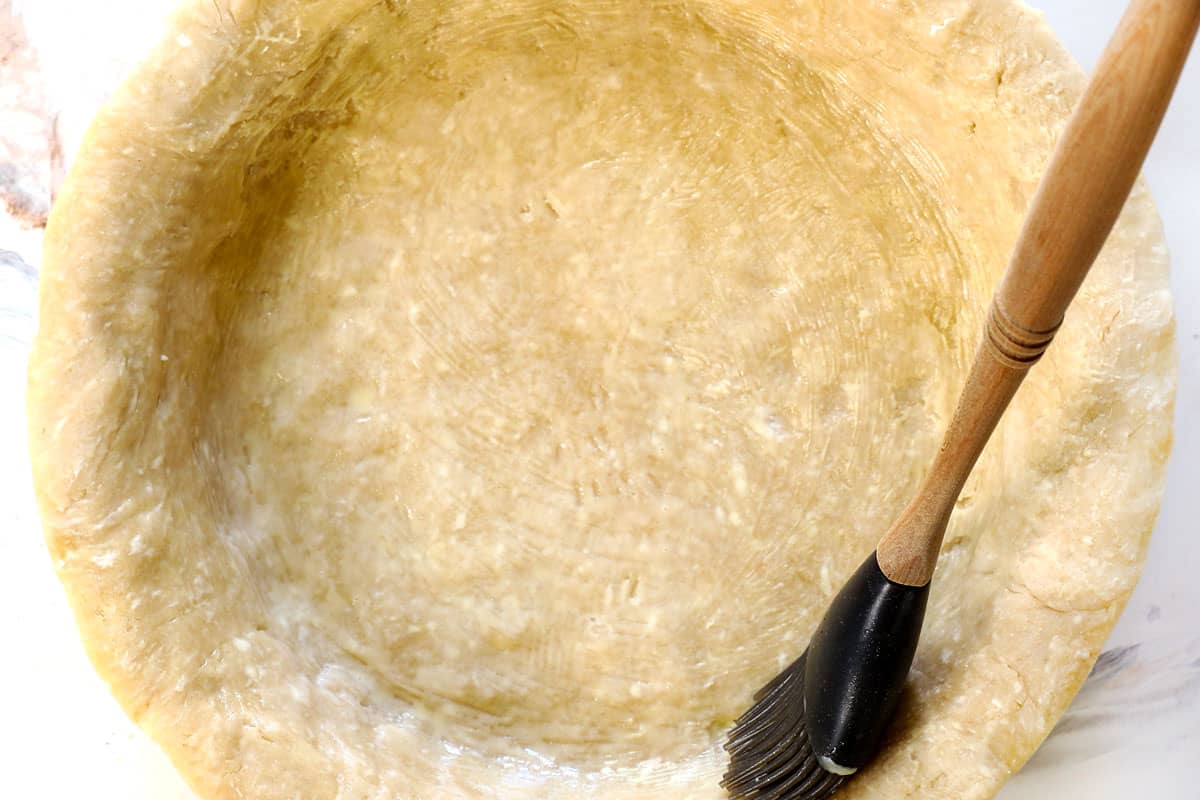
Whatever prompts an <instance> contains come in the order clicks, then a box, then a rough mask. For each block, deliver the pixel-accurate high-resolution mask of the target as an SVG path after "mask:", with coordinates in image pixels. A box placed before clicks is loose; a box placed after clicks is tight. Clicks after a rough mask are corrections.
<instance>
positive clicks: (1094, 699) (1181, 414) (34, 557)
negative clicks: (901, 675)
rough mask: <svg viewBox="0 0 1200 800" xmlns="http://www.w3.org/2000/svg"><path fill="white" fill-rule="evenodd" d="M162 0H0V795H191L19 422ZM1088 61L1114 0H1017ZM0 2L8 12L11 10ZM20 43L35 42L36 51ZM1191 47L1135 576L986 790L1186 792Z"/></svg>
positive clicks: (1192, 590)
mask: <svg viewBox="0 0 1200 800" xmlns="http://www.w3.org/2000/svg"><path fill="white" fill-rule="evenodd" d="M171 4H172V0H106V2H93V1H92V0H0V487H2V488H0V496H2V499H3V502H2V503H0V520H2V523H3V530H4V535H3V536H0V608H4V609H5V611H6V614H7V618H8V620H9V627H8V630H7V631H6V638H5V644H6V646H5V648H4V656H3V657H0V695H2V696H3V701H2V705H3V707H4V708H5V713H4V715H3V719H2V721H0V753H3V754H4V759H3V761H4V763H5V767H6V768H5V774H4V776H3V778H2V779H0V781H2V782H3V785H4V787H5V791H3V795H4V796H10V797H21V798H47V799H48V800H58V799H59V798H75V797H89V798H95V799H96V800H117V799H118V798H120V800H185V799H188V798H192V797H193V796H192V794H191V793H190V792H189V791H188V790H187V788H186V787H185V786H183V785H182V783H181V782H180V781H179V779H178V778H177V776H176V775H175V774H174V772H173V771H172V769H171V767H170V765H169V764H168V763H167V762H166V760H165V759H164V758H163V757H162V755H161V754H160V753H159V752H158V750H157V749H156V748H155V746H154V745H153V744H152V743H150V742H149V741H148V740H147V739H146V738H145V737H144V736H142V735H141V734H140V733H139V732H138V731H137V730H136V729H135V728H134V727H133V726H132V725H131V724H130V723H129V722H128V721H127V720H126V719H125V717H124V716H123V715H122V714H121V712H120V710H119V709H118V708H117V706H116V704H115V703H114V702H113V700H112V699H111V698H110V697H109V695H108V693H107V691H106V690H105V687H104V686H103V684H102V683H101V682H100V681H99V679H98V678H96V676H95V675H94V673H93V672H92V671H91V668H90V666H89V665H88V663H87V660H86V658H85V657H84V655H83V652H82V649H81V647H80V645H79V643H78V640H77V639H76V637H75V632H74V626H73V622H72V620H71V618H70V614H69V610H68V608H67V605H66V602H65V599H64V597H63V594H62V591H61V589H60V588H59V586H58V584H57V581H56V580H55V578H54V575H53V572H52V570H51V567H50V561H49V558H48V556H47V554H46V552H45V547H44V545H43V543H42V539H41V535H40V532H39V530H38V523H37V519H36V513H35V510H34V505H33V498H32V489H31V487H30V482H29V464H28V457H27V455H26V445H25V429H24V383H25V364H26V359H27V355H28V348H29V341H30V337H31V336H32V333H33V328H34V321H33V316H32V314H33V305H34V300H35V296H36V284H37V277H36V272H37V269H36V268H37V264H38V262H39V259H40V249H41V226H42V225H43V224H44V217H45V213H46V210H47V209H48V208H49V205H50V203H51V198H52V195H53V190H54V188H55V186H56V184H57V181H58V180H60V179H61V176H62V174H63V170H64V168H65V167H66V166H68V165H69V162H70V158H71V155H72V154H73V153H74V152H75V149H76V148H77V146H78V143H79V139H80V137H81V136H82V132H83V130H84V128H85V126H86V124H87V121H88V119H89V118H90V117H91V115H92V113H93V112H94V110H95V108H96V106H97V105H98V104H99V103H100V102H102V101H103V98H104V97H105V95H106V94H107V92H108V91H109V90H110V89H111V87H112V86H113V85H114V84H115V82H116V81H117V80H118V79H119V77H120V76H121V75H122V74H123V73H124V72H125V71H126V70H127V69H128V68H129V66H130V65H131V64H132V63H133V62H135V61H136V60H137V58H138V57H139V56H140V54H141V53H142V52H143V49H144V47H145V46H146V44H147V43H148V42H151V41H153V40H154V39H155V38H156V35H157V32H158V31H159V30H160V28H161V24H162V20H163V17H164V16H165V13H166V12H167V11H168V10H169V8H170V6H171ZM1034 4H1035V5H1036V6H1038V7H1040V8H1042V9H1044V10H1045V12H1046V14H1047V16H1048V17H1049V19H1050V21H1051V23H1052V25H1053V26H1054V27H1055V28H1056V29H1057V30H1058V31H1059V32H1060V33H1061V35H1062V36H1063V38H1064V40H1065V41H1066V43H1067V45H1068V47H1069V48H1070V50H1071V51H1072V52H1073V53H1074V54H1075V55H1076V56H1077V57H1078V58H1079V60H1080V61H1081V62H1082V63H1083V64H1084V65H1085V66H1087V67H1090V66H1091V65H1092V64H1094V63H1095V60H1096V58H1097V56H1098V55H1099V52H1100V49H1101V48H1102V47H1103V44H1104V41H1105V39H1106V38H1107V35H1108V33H1109V32H1110V31H1111V29H1112V27H1113V25H1114V24H1115V21H1116V19H1117V17H1118V16H1119V14H1120V11H1121V8H1122V7H1123V5H1124V2H1123V0H1035V3H1034ZM14 14H15V15H16V16H15V17H14V16H13V15H14ZM35 52H36V59H35V56H34V53H35ZM1197 129H1200V56H1196V57H1194V58H1193V63H1192V64H1190V65H1189V67H1188V69H1187V71H1186V72H1185V74H1184V78H1183V81H1182V83H1181V85H1180V87H1179V90H1178V93H1177V96H1176V102H1175V104H1174V106H1173V108H1172V109H1171V111H1170V113H1169V114H1168V116H1167V120H1166V123H1165V125H1164V127H1163V130H1162V133H1161V134H1160V136H1159V139H1158V142H1157V143H1156V145H1155V149H1154V151H1153V152H1152V154H1151V157H1150V160H1149V163H1148V164H1147V167H1146V173H1147V175H1148V178H1149V181H1150V185H1151V188H1152V189H1153V191H1154V194H1155V197H1156V199H1157V200H1158V204H1159V208H1160V210H1161V212H1162V215H1163V218H1164V221H1165V224H1166V230H1167V239H1168V241H1169V243H1170V246H1171V251H1172V255H1173V259H1172V261H1173V283H1174V290H1175V297H1176V310H1177V314H1178V325H1179V350H1180V387H1179V398H1178V403H1177V407H1176V425H1177V427H1176V438H1175V452H1174V455H1173V458H1172V463H1171V468H1170V473H1169V480H1168V488H1167V495H1166V500H1165V502H1164V504H1163V510H1162V515H1161V517H1160V519H1159V524H1158V528H1157V530H1156V533H1155V538H1154V541H1153V544H1152V546H1151V551H1150V559H1149V563H1148V564H1147V567H1146V573H1145V577H1144V578H1143V580H1142V582H1141V584H1140V585H1139V587H1138V589H1137V591H1136V592H1135V594H1134V597H1133V599H1132V600H1131V602H1130V604H1129V606H1128V608H1127V609H1126V612H1125V614H1124V616H1123V617H1122V618H1121V621H1120V623H1119V624H1118V626H1117V629H1116V630H1115V631H1114V633H1113V635H1112V637H1111V639H1110V642H1109V645H1108V652H1107V654H1106V655H1105V656H1104V657H1102V659H1101V663H1100V665H1099V666H1098V668H1097V670H1096V672H1095V673H1094V674H1093V677H1092V678H1091V679H1090V680H1089V682H1088V684H1087V685H1086V686H1085V688H1084V690H1083V691H1082V692H1081V693H1080V695H1079V697H1078V698H1077V699H1076V701H1075V703H1074V704H1073V705H1072V707H1071V709H1070V711H1069V712H1068V714H1067V716H1066V717H1065V718H1064V720H1063V721H1062V723H1061V724H1060V725H1059V727H1058V729H1057V730H1056V731H1055V733H1054V734H1053V735H1052V736H1051V738H1050V739H1049V740H1048V741H1047V743H1046V745H1045V746H1044V747H1043V748H1042V750H1041V751H1039V753H1038V754H1037V756H1035V758H1034V759H1033V761H1031V762H1030V764H1029V765H1028V766H1027V767H1026V769H1025V770H1023V771H1022V772H1021V773H1020V774H1018V775H1017V776H1016V778H1014V779H1013V781H1011V782H1010V784H1009V785H1008V786H1007V787H1006V788H1005V789H1004V791H1003V792H1002V793H1001V798H1002V800H1032V799H1033V798H1059V797H1068V798H1069V797H1089V798H1091V800H1118V799H1120V800H1124V799H1125V798H1128V797H1130V796H1133V795H1134V793H1135V792H1136V793H1138V794H1140V795H1141V796H1147V797H1154V798H1164V799H1165V800H1185V799H1190V798H1195V797H1198V796H1200V789H1198V788H1197V787H1198V786H1200V759H1197V758H1196V753H1198V752H1200V624H1198V623H1200V610H1198V609H1200V581H1197V580H1196V579H1195V578H1194V577H1193V574H1192V572H1191V569H1192V568H1193V567H1194V566H1195V565H1197V564H1200V536H1197V535H1196V529H1197V525H1196V519H1197V517H1200V493H1197V491H1196V490H1195V487H1196V486H1197V485H1200V303H1198V302H1197V301H1198V300H1200V135H1197Z"/></svg>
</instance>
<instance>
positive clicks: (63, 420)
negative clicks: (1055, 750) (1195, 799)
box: [30, 0, 1175, 800]
mask: <svg viewBox="0 0 1200 800" xmlns="http://www.w3.org/2000/svg"><path fill="white" fill-rule="evenodd" d="M172 25H173V30H172V31H171V35H170V36H169V38H168V40H167V41H166V42H165V43H164V45H163V46H162V47H161V48H160V49H159V50H158V51H157V52H156V53H155V54H154V55H153V56H152V57H151V58H150V59H149V61H148V62H147V63H146V64H145V65H144V66H143V67H142V68H141V69H140V70H139V71H138V72H137V73H136V75H135V76H134V77H133V78H132V79H131V80H130V81H129V82H128V83H127V84H126V85H125V86H124V87H123V88H122V89H121V90H120V91H119V92H118V93H117V95H116V96H115V97H114V98H113V99H112V101H111V102H110V103H109V105H108V107H107V108H106V110H105V111H104V112H102V114H101V115H100V117H99V119H98V120H97V121H96V123H95V125H94V127H93V129H92V131H91V133H90V134H89V136H88V138H87V141H86V142H85V145H84V147H83V150H82V152H81V154H80V156H79V158H78V161H77V164H76V168H75V169H74V171H73V173H72V175H71V177H70V178H69V180H68V182H67V185H66V187H65V190H64V192H63V195H62V196H61V198H60V199H59V202H58V204H57V206H56V208H55V211H54V214H53V217H52V221H51V224H50V227H49V229H48V232H47V241H46V256H45V268H44V273H43V277H42V295H41V329H40V332H39V334H38V338H37V342H36V345H35V352H34V355H33V361H32V366H31V385H30V419H31V433H32V441H33V457H34V470H35V479H36V485H37V489H38V494H39V500H40V503H41V507H42V511H43V515H44V521H45V528H46V531H47V536H48V540H49V543H50V547H51V551H52V553H53V556H54V558H55V560H56V564H57V567H58V570H59V573H60V575H61V577H62V580H63V583H64V584H65V586H66V588H67V590H68V593H69V595H70V598H71V602H72V604H73V606H74V609H75V612H76V615H77V618H78V622H79V626H80V630H81V632H82V635H83V638H84V641H85V643H86V645H87V648H88V650H89V653H90V655H91V657H92V660H93V661H94V663H95V665H96V667H97V669H98V670H99V672H100V673H101V674H102V675H103V676H104V678H105V679H106V680H107V681H108V682H109V683H110V685H111V686H112V689H113V692H114V694H115V695H116V697H117V698H118V700H119V701H120V702H121V704H122V705H123V707H124V708H125V710H126V711H127V712H128V713H129V715H130V716H131V717H132V718H133V719H135V720H136V721H137V722H138V723H139V724H140V725H141V726H142V727H143V728H144V729H145V730H147V731H148V732H149V733H150V735H151V736H153V737H154V739H155V740H156V741H157V742H158V743H159V744H160V745H161V746H162V747H163V748H164V749H165V750H166V752H167V753H168V755H169V756H170V757H171V759H172V760H173V761H174V763H175V764H176V765H177V766H178V768H179V769H180V771H181V772H182V773H183V775H184V776H185V777H186V778H187V779H188V781H189V782H190V783H191V785H192V786H193V787H194V788H195V789H196V791H197V792H198V793H199V794H200V795H201V796H202V797H204V798H206V800H218V799H220V800H224V799H225V798H254V800H275V799H276V798H278V799H279V800H282V799H283V798H289V799H290V798H297V797H304V798H342V799H344V800H351V798H354V799H357V798H500V799H502V800H506V799H509V798H513V799H515V798H596V799H597V800H600V799H604V800H610V799H611V800H618V799H621V800H624V799H626V798H664V799H667V798H680V800H683V799H684V798H687V799H688V800H704V799H705V798H718V797H720V796H721V791H720V789H719V788H718V785H717V782H718V780H719V776H720V773H721V772H722V771H723V769H724V766H725V762H724V758H723V755H722V753H721V750H720V742H721V739H722V737H723V735H724V732H725V731H726V730H727V728H728V726H729V724H730V723H731V721H732V719H733V718H734V717H735V716H736V715H737V714H738V713H740V711H741V710H742V709H744V707H745V706H746V705H747V703H748V700H749V695H750V693H751V692H752V691H753V690H754V689H756V688H757V687H758V686H760V685H761V684H762V683H763V682H764V681H765V680H766V679H768V678H769V677H770V676H772V675H773V674H775V673H776V672H777V671H778V670H779V669H780V668H781V667H782V666H784V665H785V664H786V663H787V662H789V661H790V660H791V659H793V658H794V657H795V656H797V655H798V654H799V652H801V651H802V650H803V648H804V646H805V643H806V641H807V639H808V637H809V635H810V634H811V632H812V630H813V628H814V626H815V624H816V623H817V621H818V620H819V617H820V614H821V612H822V611H823V609H824V608H825V606H826V604H827V603H828V601H829V600H830V598H831V596H832V594H833V593H834V592H835V591H836V589H837V588H838V586H839V585H840V584H841V582H842V581H843V580H844V579H845V577H846V576H848V574H849V573H850V572H851V571H852V570H853V569H854V567H855V566H857V564H858V563H859V562H860V561H861V560H862V559H863V557H865V555H866V554H867V553H869V552H870V551H871V549H872V547H873V546H874V542H875V541H876V539H877V538H878V536H879V535H880V534H881V533H882V532H883V531H884V530H885V529H886V527H887V524H888V522H889V521H890V520H891V519H892V518H893V517H894V515H895V514H896V513H897V512H898V511H899V510H900V508H901V507H902V506H903V505H904V503H905V502H906V501H907V500H908V499H909V497H910V496H911V495H912V493H913V492H914V491H915V488H916V486H917V483H918V481H919V479H920V477H921V475H922V471H923V469H924V468H925V467H926V465H928V463H929V462H930V459H931V456H932V454H933V453H934V452H935V451H936V448H937V446H938V440H939V436H940V434H941V431H942V429H943V428H944V425H945V423H946V421H947V419H948V415H949V413H950V411H951V410H952V405H953V403H954V401H955V398H956V394H957V391H958V389H959V388H960V386H961V383H962V381H963V379H964V377H965V372H966V368H967V366H968V364H969V361H970V358H971V356H972V354H973V351H974V347H975V344H976V342H977V337H978V334H979V332H980V331H981V329H982V323H983V312H984V310H985V309H986V305H987V300H988V298H989V296H990V293H991V290H992V289H993V287H994V285H995V284H996V282H997V279H998V277H999V275H1000V273H1001V271H1002V270H1003V267H1004V265H1005V259H1006V256H1007V253H1008V251H1009V250H1010V248H1011V246H1012V243H1013V241H1014V240H1015V237H1016V233H1017V230H1018V226H1019V224H1020V221H1021V217H1022V215H1023V213H1024V210H1025V207H1026V205H1027V203H1028V200H1029V199H1030V197H1031V195H1032V191H1033V189H1034V187H1035V185H1036V181H1037V178H1038V176H1039V174H1040V172H1041V169H1042V167H1043V166H1044V164H1045V161H1046V159H1047V158H1048V156H1049V154H1050V151H1051V148H1052V145H1053V142H1054V140H1055V137H1056V135H1057V133H1058V132H1059V131H1060V130H1061V127H1062V125H1063V123H1064V121H1065V119H1066V116H1067V114H1068V113H1069V110H1070V108H1071V105H1072V103H1073V101H1074V100H1075V99H1076V98H1077V97H1078V93H1079V91H1080V89H1081V87H1082V83H1083V78H1082V75H1081V73H1080V71H1079V69H1078V68H1077V67H1076V66H1074V64H1073V63H1072V62H1071V61H1070V60H1069V58H1068V56H1067V55H1066V54H1065V52H1064V51H1063V49H1062V47H1061V46H1060V45H1059V44H1058V42H1057V41H1056V40H1055V39H1054V37H1053V36H1052V34H1051V33H1050V32H1049V31H1048V30H1047V29H1046V27H1045V26H1044V23H1043V22H1042V21H1041V19H1040V18H1039V17H1038V16H1037V15H1036V14H1035V13H1033V12H1031V11H1029V10H1028V9H1026V8H1025V7H1023V6H1020V5H1018V4H1015V3H1013V2H1009V0H970V1H969V0H953V1H951V0H910V2H904V3H894V2H882V1H881V0H876V1H872V0H854V1H853V2H847V1H846V0H839V2H818V1H817V0H803V1H802V2H792V1H790V0H789V1H788V2H783V1H782V0H679V1H678V2H644V0H563V1H562V2H556V3H545V2H541V1H540V0H538V1H536V2H535V1H533V0H492V1H490V2H480V1H478V0H452V1H451V2H434V0H407V1H406V0H303V1H302V0H216V1H215V2H210V0H203V1H202V2H201V1H200V0H195V1H194V2H191V3H189V4H188V5H186V6H185V7H184V8H183V9H182V10H181V11H180V12H179V13H178V14H177V15H176V17H175V18H174V21H173V23H172ZM1174 369H1175V367H1174V353H1173V326H1172V320H1171V312H1170V297H1169V294H1168V290H1167V268H1166V253H1165V249H1164V245H1163V238H1162V233H1161V230H1160V226H1159V222H1158V219H1157V216H1156V213H1155V211H1154V208H1153V205H1152V203H1151V200H1150V198H1149V197H1148V195H1147V193H1146V192H1145V190H1144V188H1143V187H1141V186H1139V187H1138V188H1137V189H1136V190H1135V193H1134V196H1133V198H1132V200H1131V202H1130V203H1129V205H1128V207H1127V208H1126V210H1125V213H1124V214H1123V216H1122V218H1121V220H1120V222H1119V224H1118V225H1117V228H1116V229H1115V231H1114V233H1113V235H1112V237H1111V239H1110V241H1109V243H1108V245H1107V246H1106V248H1105V250H1104V252H1103V254H1102V256H1101V258H1100V259H1099V261H1098V262H1097V264H1096V267H1095V268H1094V270H1093V273H1092V275H1091V276H1090V277H1089V279H1088V281H1087V283H1086V285H1085V286H1084V288H1083V290H1082V292H1081V294H1080V296H1079V298H1078V300H1077V301H1076V303H1075V305H1074V306H1073V307H1072V309H1071V311H1070V313H1069V314H1068V317H1067V321H1066V324H1065V326H1064V328H1063V330H1062V332H1061V333H1060V335H1059V338H1058V340H1057V341H1056V343H1055V344H1054V346H1053V347H1052V348H1051V350H1050V352H1049V353H1048V355H1047V357H1046V358H1045V359H1044V361H1043V362H1042V363H1041V364H1040V365H1039V366H1038V367H1037V368H1036V369H1035V370H1034V372H1033V374H1032V375H1031V377H1030V379H1029V380H1028V381H1027V383H1026V385H1025V387H1024V388H1023V389H1022V390H1021V392H1020V394H1019V395H1018V397H1017V398H1016V400H1015V403H1014V405H1013V407H1012V408H1011V409H1010V411H1009V413H1008V416H1007V417H1006V419H1005V420H1004V422H1003V423H1002V425H1001V426H1000V428H999V429H998V431H997V433H996V435H995V436H994V438H993V441H992V442H991V444H990V445H989V447H988V449H987V451H986V452H985V454H984V456H983V458H982V460H981V462H980V464H979V466H978V467H977V469H976V471H975V473H974V475H973V476H972V478H971V480H970V482H969V483H968V485H967V487H966V490H965V491H964V494H963V497H962V499H961V500H960V503H959V507H958V510H957V513H956V514H955V517H954V519H953V521H952V524H951V527H950V531H949V533H948V536H947V539H946V543H945V546H944V554H943V557H942V563H941V566H940V567H939V573H938V576H937V578H936V580H935V584H934V591H933V594H932V598H931V605H930V610H929V616H928V620H927V623H926V628H925V632H924V636H923V639H922V643H921V648H920V650H919V652H918V654H917V657H916V662H915V664H914V671H913V675H912V692H911V693H910V697H909V698H908V701H907V702H906V704H905V706H904V710H903V713H902V715H901V718H900V720H899V722H898V724H897V727H896V729H895V731H894V735H893V736H892V738H891V740H890V742H889V745H888V747H887V749H886V750H885V752H884V753H883V754H882V755H881V757H880V758H879V759H878V761H877V762H876V763H875V764H874V765H872V766H871V767H870V768H869V769H868V770H866V771H865V772H864V773H863V774H862V776H861V777H859V778H857V779H856V780H855V781H854V782H852V783H851V784H849V785H848V786H847V788H846V789H845V790H844V792H843V795H842V796H843V797H845V798H847V800H854V799H859V800H866V799H867V798H878V799H879V800H882V799H883V798H887V799H888V800H895V799H896V798H906V797H912V798H924V799H926V800H928V799H931V798H946V799H947V800H949V799H951V798H953V799H954V800H972V799H973V798H986V797H990V796H992V795H993V794H994V793H995V791H996V790H997V788H998V787H999V786H1000V784H1001V783H1002V782H1003V781H1004V780H1005V778H1007V777H1008V776H1009V775H1010V774H1011V773H1012V772H1013V771H1014V770H1015V769H1016V768H1018V767H1019V766H1020V765H1021V764H1022V763H1023V762H1024V761H1025V760H1026V759H1027V758H1028V757H1029V755H1030V754H1031V753H1032V751H1033V750H1034V748H1035V747H1036V746H1037V745H1038V743H1039V742H1040V741H1041V740H1042V739H1043V738H1044V737H1045V736H1046V734H1047V733H1048V732H1049V730H1050V728H1051V727H1052V725H1053V723H1054V721H1055V719H1056V718H1057V717H1058V715H1059V714H1060V713H1061V712H1062V711H1063V709H1064V708H1065V706H1066V704H1067V703H1068V701H1069V700H1070V698H1071V696H1072V695H1073V694H1074V692H1075V690H1076V689H1077V688H1078V686H1079V684H1080V682H1081V681H1082V680H1083V678H1084V676H1085V675H1086V673H1087V671H1088V669H1089V667H1090V665H1091V663H1092V662H1093V660H1094V659H1095V657H1096V655H1097V653H1098V649H1099V647H1100V644H1101V642H1102V641H1103V640H1104V638H1105V635H1106V634H1107V632H1108V631H1109V629H1110V628H1111V626H1112V624H1113V623H1114V621H1115V619H1116V616H1117V614H1118V613H1119V611H1120V608H1121V607H1122V605H1123V603H1124V601H1125V599H1126V597H1127V596H1128V594H1129V592H1130V591H1131V589H1132V587H1133V584H1134V582H1135V580H1136V578H1137V575H1138V573H1139V569H1140V566H1141V563H1142V560H1143V557H1144V554H1145V547H1146V542H1147V537H1148V535H1149V532H1150V529H1151V527H1152V525H1153V521H1154V518H1155V515H1156V513H1157V509H1158V505H1159V501H1160V498H1161V493H1162V487H1163V477H1164V466H1165V461H1166V458H1167V453H1168V450H1169V446H1170V430H1171V429H1170V425H1171V406H1172V401H1173V392H1174Z"/></svg>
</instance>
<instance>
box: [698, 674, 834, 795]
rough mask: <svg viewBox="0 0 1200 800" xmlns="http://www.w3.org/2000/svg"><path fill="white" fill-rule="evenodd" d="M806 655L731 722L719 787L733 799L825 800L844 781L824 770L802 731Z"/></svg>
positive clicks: (772, 682)
mask: <svg viewBox="0 0 1200 800" xmlns="http://www.w3.org/2000/svg"><path fill="white" fill-rule="evenodd" d="M807 656H808V653H807V652H805V654H804V655H802V656H800V658H798V659H796V661H795V662H794V663H793V664H792V665H791V666H790V667H788V668H787V669H785V670H784V671H783V672H781V673H779V675H777V676H775V678H774V679H773V680H772V681H771V682H770V683H768V684H767V685H766V686H764V687H763V688H761V689H759V690H758V693H757V694H755V695H754V701H755V702H754V705H753V706H751V707H750V710H748V711H747V712H746V713H745V714H743V715H742V716H741V717H739V718H738V720H737V722H736V723H734V726H733V731H732V732H731V733H730V734H729V740H728V741H727V742H725V750H726V751H727V752H728V753H729V769H728V771H726V773H725V778H724V780H722V781H721V786H723V787H724V788H725V790H726V791H727V792H729V794H730V796H731V797H733V798H737V800H752V799H753V800H824V798H826V797H829V796H831V795H832V794H833V793H834V792H836V791H837V790H838V789H839V788H841V785H842V784H843V783H845V782H846V778H845V777H843V776H840V775H834V774H833V773H831V772H826V771H825V770H824V769H822V768H821V765H820V764H818V763H817V757H816V755H815V754H814V753H813V751H812V747H811V746H810V745H809V743H808V732H807V731H806V729H805V727H804V665H805V660H806V658H807Z"/></svg>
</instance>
